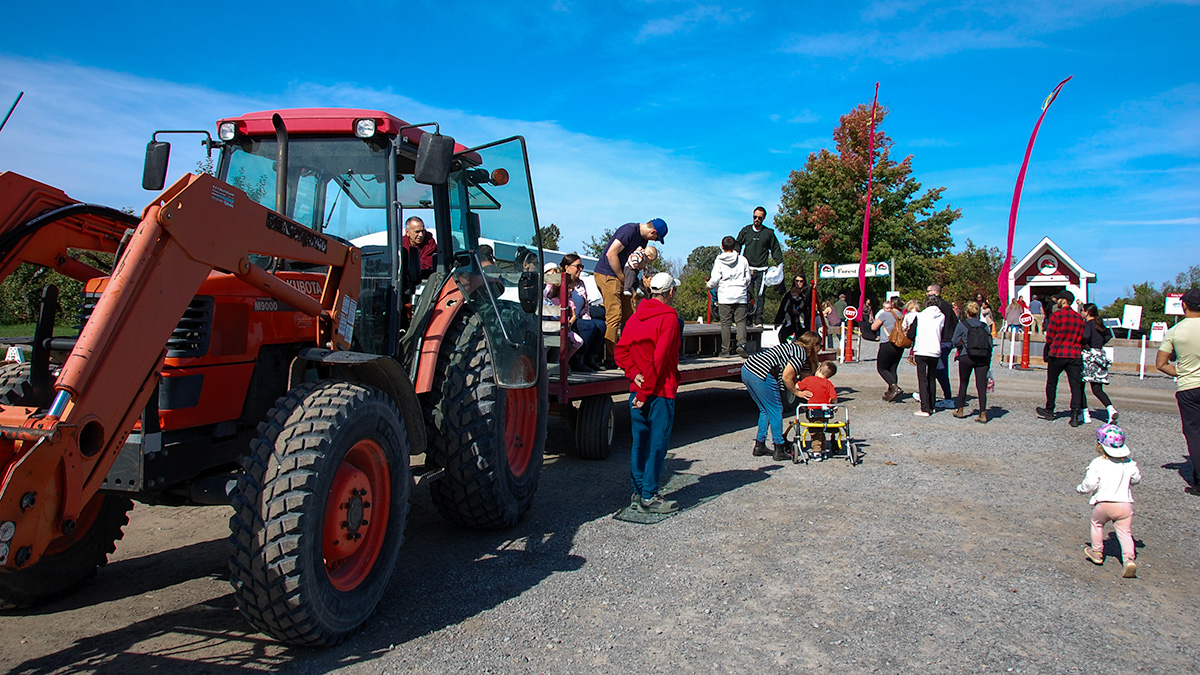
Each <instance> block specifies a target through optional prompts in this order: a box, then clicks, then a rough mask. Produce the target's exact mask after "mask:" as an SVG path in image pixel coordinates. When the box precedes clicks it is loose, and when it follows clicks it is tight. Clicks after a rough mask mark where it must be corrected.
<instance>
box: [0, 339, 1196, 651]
mask: <svg viewBox="0 0 1200 675" xmlns="http://www.w3.org/2000/svg"><path fill="white" fill-rule="evenodd" d="M867 358H868V360H866V361H864V362H862V363H855V364H846V365H843V366H842V370H841V372H840V373H839V375H838V377H837V378H836V379H835V384H837V385H838V388H839V393H840V395H841V396H842V398H843V400H845V401H847V402H848V403H849V405H850V406H851V409H852V415H853V431H854V436H855V437H856V438H857V439H860V440H861V441H862V445H863V450H864V458H863V462H862V463H861V464H860V465H859V466H849V465H848V463H847V462H845V461H842V460H835V461H828V462H824V463H820V464H809V465H800V466H795V465H792V464H790V463H788V464H776V463H773V462H771V461H767V460H769V458H756V457H752V456H751V455H750V447H751V444H752V442H753V438H754V428H753V426H754V424H755V419H756V410H755V407H754V404H753V402H752V401H751V400H750V397H749V396H748V395H747V394H746V393H745V390H744V388H743V387H742V386H741V385H740V384H734V383H717V384H709V385H703V386H694V387H690V388H688V389H686V390H685V391H683V392H681V394H680V397H679V399H678V402H677V406H678V407H677V411H678V412H677V417H676V427H675V435H674V437H673V442H672V455H671V458H670V459H669V460H668V462H667V475H668V476H669V477H670V483H669V485H668V488H667V489H668V490H670V491H672V492H673V493H674V494H673V497H675V498H677V499H679V500H680V501H681V503H682V504H683V505H684V507H685V509H684V511H683V512H681V513H680V514H679V515H677V516H674V517H672V518H668V519H666V520H664V521H662V522H659V523H656V524H653V525H640V524H633V523H628V522H623V521H621V520H617V519H614V518H613V517H612V516H613V514H614V513H615V512H617V511H618V510H619V509H621V508H622V507H623V506H625V505H626V504H627V503H628V501H627V500H628V499H629V489H628V468H627V463H628V454H629V452H628V448H629V443H628V417H627V414H625V413H621V414H620V416H619V418H618V432H617V433H618V438H619V439H620V441H621V442H620V444H619V446H618V447H617V449H616V451H615V452H614V455H613V457H612V458H610V459H609V460H608V461H605V462H586V461H582V460H577V459H575V458H573V457H570V456H569V455H566V454H565V449H566V444H565V442H564V441H563V439H564V438H567V434H568V433H569V432H568V430H567V428H566V426H565V425H564V424H563V423H562V422H560V421H557V420H555V421H552V423H551V424H552V426H551V452H550V454H549V455H548V457H547V463H546V465H545V468H544V472H543V475H542V487H541V489H540V490H539V493H538V499H537V502H536V503H535V505H534V508H533V510H532V511H531V512H530V514H529V516H528V517H527V518H526V519H525V520H524V521H523V522H522V523H521V524H520V525H519V526H518V527H517V528H516V529H514V530H512V531H509V532H505V533H494V534H480V533H475V532H469V531H464V530H459V529H455V528H452V527H449V526H447V525H446V524H445V523H443V522H442V521H441V520H440V519H439V518H438V516H437V515H436V514H435V513H434V511H433V509H432V507H431V506H430V505H429V500H428V495H427V490H423V489H418V490H417V491H416V493H415V495H414V510H413V513H412V515H411V517H410V521H409V528H408V541H407V543H406V550H405V556H404V561H403V563H402V565H401V567H400V569H399V570H398V572H397V574H396V577H395V580H394V582H393V584H392V586H391V588H390V590H389V593H388V596H387V597H386V598H385V600H384V602H383V604H382V605H381V607H380V610H379V612H378V614H377V616H376V618H375V619H374V620H373V621H372V622H371V623H370V624H369V625H368V627H367V628H366V629H365V630H364V631H363V632H362V633H361V634H359V635H358V636H356V637H355V638H353V639H351V640H350V641H349V642H347V643H346V644H344V645H342V646H339V647H336V648H333V649H330V650H325V651H310V650H289V649H284V648H281V647H279V646H278V645H275V644H273V643H271V642H270V641H268V640H266V639H265V638H263V637H262V636H261V635H257V634H254V633H252V632H250V631H249V630H248V629H247V628H246V626H245V624H244V623H242V622H241V620H240V618H239V616H238V615H237V612H236V610H235V609H234V608H233V601H232V598H231V596H230V594H229V590H228V585H227V583H226V582H225V581H224V580H223V575H224V571H223V561H224V547H223V542H221V541H220V536H221V531H222V523H221V522H220V517H224V516H225V515H226V513H225V512H224V511H221V510H219V509H218V510H216V511H221V513H220V517H217V516H215V515H214V513H215V511H214V510H213V509H175V510H166V509H149V508H144V507H139V508H138V509H137V510H135V513H134V523H133V524H131V526H130V528H128V530H129V532H130V534H129V536H128V537H127V540H126V541H125V542H123V543H122V545H121V547H120V548H119V549H118V554H117V560H116V561H115V562H114V563H113V564H111V565H110V566H109V567H108V568H106V569H105V570H104V571H103V572H102V574H101V576H100V577H99V578H98V579H97V580H96V581H94V582H93V583H92V584H90V585H89V586H88V587H87V588H85V589H84V590H83V591H82V592H81V593H79V594H77V595H76V596H75V597H73V598H71V599H68V600H65V601H62V602H61V603H57V604H56V605H53V606H50V607H47V608H44V609H42V610H40V611H39V612H37V613H33V614H28V615H23V616H12V615H9V616H3V617H0V631H3V633H2V634H3V635H4V636H5V638H6V640H5V649H4V650H3V652H0V669H6V670H8V669H11V670H14V671H17V672H38V673H42V672H91V671H100V672H129V671H133V670H150V669H153V668H170V669H171V671H170V672H206V673H220V672H225V671H229V672H234V671H235V670H236V671H239V672H240V671H242V670H244V669H254V670H271V671H276V670H278V671H285V672H300V673H324V672H330V671H336V672H344V673H381V672H417V671H420V672H481V673H489V672H495V673H511V672H517V673H523V672H631V671H637V672H677V671H684V672H711V671H720V672H764V671H812V670H817V669H822V670H828V671H829V672H839V673H840V672H851V673H858V672H882V673H910V672H922V673H924V672H939V673H940V672H960V671H961V672H966V671H970V672H1028V673H1058V672H1064V673H1066V672H1126V671H1130V670H1137V669H1146V670H1157V671H1162V672H1196V670H1197V667H1196V663H1197V657H1198V656H1200V654H1198V648H1197V646H1196V643H1195V639H1194V636H1195V635H1196V634H1197V633H1200V618H1197V615H1196V613H1195V611H1194V609H1193V607H1194V605H1195V604H1196V600H1197V595H1198V591H1197V588H1196V586H1194V585H1193V584H1191V583H1188V582H1189V581H1191V577H1193V576H1194V575H1195V572H1196V564H1195V560H1196V541H1197V534H1198V532H1197V530H1198V529H1200V526H1198V522H1200V520H1198V519H1197V512H1198V511H1200V498H1197V497H1192V496H1190V495H1187V494H1186V493H1184V492H1183V490H1182V488H1183V486H1184V483H1183V480H1182V478H1181V472H1182V471H1184V470H1185V469H1190V465H1187V464H1185V457H1184V456H1185V455H1186V452H1185V449H1184V444H1183V439H1182V436H1181V434H1180V432H1179V421H1178V413H1177V412H1176V410H1175V408H1174V399H1173V393H1172V390H1171V382H1170V381H1169V380H1168V379H1166V378H1152V379H1149V380H1146V381H1139V380H1138V379H1137V378H1136V376H1133V377H1129V376H1117V377H1114V384H1113V386H1112V387H1111V388H1110V392H1111V393H1112V395H1113V398H1114V400H1115V401H1116V404H1117V406H1118V408H1120V410H1121V423H1122V425H1123V426H1125V427H1126V429H1127V431H1128V434H1129V439H1130V440H1129V443H1130V446H1131V448H1132V449H1133V457H1134V459H1136V460H1137V461H1138V463H1139V466H1140V467H1141V469H1142V473H1143V476H1144V480H1143V482H1142V484H1141V485H1139V486H1138V487H1136V488H1135V489H1134V495H1135V498H1136V499H1137V516H1136V517H1135V519H1134V526H1133V530H1134V536H1135V539H1136V540H1137V542H1138V554H1139V559H1138V563H1139V578H1138V579H1133V580H1125V579H1122V578H1121V574H1120V571H1121V570H1120V564H1119V557H1118V556H1119V554H1118V547H1117V543H1116V540H1115V538H1113V537H1111V536H1110V538H1109V541H1108V544H1107V550H1108V553H1109V554H1110V556H1112V557H1110V558H1109V560H1108V561H1107V563H1106V564H1105V565H1104V566H1103V567H1099V568H1098V567H1095V566H1093V565H1092V564H1090V563H1088V562H1086V561H1085V560H1084V558H1083V554H1082V546H1083V545H1084V544H1085V543H1086V541H1087V533H1088V521H1087V516H1088V513H1089V507H1088V505H1087V499H1086V498H1085V497H1083V496H1081V495H1078V494H1076V493H1075V492H1074V490H1073V487H1074V486H1075V485H1076V484H1077V483H1078V482H1079V480H1080V479H1081V478H1082V475H1083V471H1084V468H1085V466H1086V465H1087V463H1088V462H1089V461H1090V460H1091V459H1092V457H1094V456H1095V455H1094V445H1095V444H1094V430H1095V425H1092V426H1089V427H1084V428H1079V429H1072V428H1070V427H1068V426H1067V424H1066V420H1065V419H1060V420H1059V421H1057V422H1053V423H1051V422H1045V421H1042V420H1039V419H1036V418H1035V417H1034V416H1033V412H1032V409H1033V406H1034V405H1037V404H1040V403H1041V397H1042V393H1041V391H1042V389H1043V386H1044V381H1045V380H1044V377H1045V375H1044V371H1034V372H1019V371H1009V370H1007V369H1001V368H997V369H996V371H995V374H996V380H997V386H996V393H995V394H994V395H993V396H991V397H990V398H989V403H990V404H991V406H992V410H991V412H992V414H993V416H995V419H994V420H993V421H992V422H990V423H989V424H987V425H979V424H976V423H975V422H974V421H972V420H970V419H966V420H959V419H955V418H954V417H952V416H951V415H950V414H949V412H941V413H938V414H935V415H934V416H933V417H931V418H928V419H922V418H916V417H914V416H913V415H912V411H913V410H915V409H916V404H915V403H914V402H912V401H911V400H906V401H901V402H897V403H891V404H889V403H884V402H882V401H881V400H880V394H881V393H882V391H883V385H882V382H881V381H880V380H879V378H878V377H877V375H876V374H875V372H874V362H873V360H870V358H871V356H870V354H868V357H867ZM901 378H902V386H904V387H905V388H906V389H912V388H913V384H914V383H915V374H914V372H913V369H912V368H911V367H910V366H908V365H907V364H903V365H902V370H901ZM1066 392H1067V388H1066V386H1065V384H1064V385H1063V386H1060V396H1059V400H1060V404H1059V408H1060V409H1063V408H1065V403H1066V395H1067V394H1066ZM972 404H973V401H972ZM147 529H148V530H149V531H148V532H147ZM187 537H190V538H191V540H190V541H189V540H187V539H186V538H187ZM181 539H183V540H182V541H181ZM164 542H167V543H166V544H164ZM196 542H199V543H196ZM164 546H177V548H164ZM18 636H20V637H19V638H18Z"/></svg>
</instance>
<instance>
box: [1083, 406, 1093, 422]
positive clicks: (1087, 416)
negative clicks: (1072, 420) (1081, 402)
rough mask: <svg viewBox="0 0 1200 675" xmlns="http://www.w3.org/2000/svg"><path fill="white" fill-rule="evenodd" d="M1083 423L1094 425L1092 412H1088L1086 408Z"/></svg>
mask: <svg viewBox="0 0 1200 675" xmlns="http://www.w3.org/2000/svg"><path fill="white" fill-rule="evenodd" d="M1083 423H1084V424H1091V423H1092V411H1091V410H1088V409H1086V408H1084V410H1083Z"/></svg>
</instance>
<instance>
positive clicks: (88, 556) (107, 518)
mask: <svg viewBox="0 0 1200 675" xmlns="http://www.w3.org/2000/svg"><path fill="white" fill-rule="evenodd" d="M93 499H102V500H104V501H103V503H102V504H101V505H100V512H99V513H98V514H97V515H96V520H95V521H93V523H92V526H91V527H89V528H88V531H87V532H84V533H81V534H79V535H78V540H77V541H76V542H75V544H74V545H72V546H71V548H69V549H67V550H65V551H63V552H61V553H58V554H55V555H48V556H42V558H41V559H40V560H38V561H37V562H36V563H34V564H33V565H30V566H29V567H24V568H18V569H14V570H6V571H4V572H0V610H9V609H25V608H28V607H34V606H36V605H41V604H44V603H47V602H50V601H51V600H56V599H58V598H61V597H63V596H64V595H67V594H68V593H70V592H71V591H74V590H75V589H76V588H78V587H79V585H80V584H82V583H83V582H85V581H87V580H88V579H90V578H92V577H94V576H96V570H98V569H99V568H101V567H103V566H104V565H107V564H108V556H110V555H112V553H113V552H114V551H116V550H117V542H118V541H120V539H121V537H123V536H125V530H124V528H125V526H126V525H128V524H129V511H130V509H132V508H133V502H132V501H131V500H129V499H128V498H126V497H118V496H115V495H106V494H98V495H96V496H95V497H93ZM9 555H12V553H11V552H10V553H9Z"/></svg>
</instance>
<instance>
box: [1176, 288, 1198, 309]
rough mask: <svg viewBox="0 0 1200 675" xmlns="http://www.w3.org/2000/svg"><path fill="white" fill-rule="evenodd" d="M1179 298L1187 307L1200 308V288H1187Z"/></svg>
mask: <svg viewBox="0 0 1200 675" xmlns="http://www.w3.org/2000/svg"><path fill="white" fill-rule="evenodd" d="M1180 299H1181V300H1183V301H1184V302H1186V303H1187V304H1188V307H1191V308H1192V309H1194V310H1195V309H1200V289H1195V288H1193V289H1191V290H1188V291H1186V292H1184V294H1183V297H1182V298H1180Z"/></svg>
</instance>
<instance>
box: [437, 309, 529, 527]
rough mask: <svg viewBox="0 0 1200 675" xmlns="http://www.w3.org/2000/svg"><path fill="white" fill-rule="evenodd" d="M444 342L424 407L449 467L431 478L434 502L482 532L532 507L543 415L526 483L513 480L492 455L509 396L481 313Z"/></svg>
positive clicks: (458, 323)
mask: <svg viewBox="0 0 1200 675" xmlns="http://www.w3.org/2000/svg"><path fill="white" fill-rule="evenodd" d="M443 345H444V347H443V349H442V351H441V353H440V354H438V361H437V374H436V375H435V376H434V383H433V388H432V391H431V392H430V393H429V394H427V395H426V404H425V405H424V406H423V408H424V414H425V426H426V429H427V430H428V437H429V451H428V452H429V456H430V459H431V460H432V462H433V463H434V464H436V465H437V466H440V467H442V468H444V469H445V470H446V474H445V475H444V476H442V477H441V478H439V479H438V480H436V481H433V482H432V483H430V486H429V491H430V496H431V497H432V499H433V504H434V506H435V507H436V508H437V510H438V513H440V514H441V516H442V517H443V518H445V519H446V520H448V521H450V522H452V523H454V524H456V525H461V526H464V527H470V528H475V529H481V530H496V529H504V528H508V527H512V526H513V525H516V524H517V522H518V521H519V520H520V519H521V516H522V515H524V514H525V512H526V511H527V510H528V509H529V506H530V504H531V503H532V501H533V493H534V491H535V490H536V489H537V479H538V474H539V473H540V471H541V463H542V452H543V449H544V444H545V415H542V416H541V419H539V421H538V423H539V424H540V425H542V426H541V431H540V432H539V434H538V439H537V441H536V447H535V449H534V451H533V453H534V454H533V456H532V458H531V460H530V465H529V468H528V470H527V471H526V474H525V476H524V477H522V480H521V481H519V482H518V483H517V484H516V485H510V484H509V483H510V477H509V468H508V466H507V463H506V462H505V463H503V465H497V464H496V463H494V462H492V461H491V460H490V459H489V457H490V456H492V455H493V451H494V450H496V448H495V447H494V446H493V447H489V446H491V445H492V444H495V443H499V444H501V445H502V444H503V443H504V422H505V398H504V396H505V395H504V390H503V389H501V388H500V387H499V386H498V385H497V384H496V380H495V376H494V374H493V368H492V361H491V355H490V353H489V352H488V345H487V338H486V336H485V335H484V332H483V326H482V322H481V321H480V319H479V317H478V316H477V315H475V314H473V313H471V312H463V313H462V314H460V315H459V317H458V318H457V319H456V320H455V321H454V322H453V323H452V324H451V326H450V328H449V329H448V330H447V331H446V335H445V338H444V339H443ZM542 398H543V399H545V398H546V397H545V396H543V397H542ZM497 435H498V436H499V438H497ZM501 452H502V449H501Z"/></svg>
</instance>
